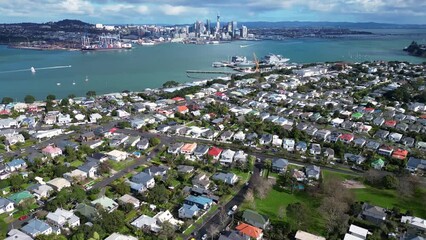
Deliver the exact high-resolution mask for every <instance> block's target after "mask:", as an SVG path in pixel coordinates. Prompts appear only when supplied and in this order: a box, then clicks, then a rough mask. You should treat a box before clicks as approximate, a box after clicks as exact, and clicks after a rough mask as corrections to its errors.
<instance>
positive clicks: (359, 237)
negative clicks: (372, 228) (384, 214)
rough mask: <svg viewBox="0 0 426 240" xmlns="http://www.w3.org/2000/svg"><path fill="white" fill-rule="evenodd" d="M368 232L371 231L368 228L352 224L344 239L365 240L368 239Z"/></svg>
mask: <svg viewBox="0 0 426 240" xmlns="http://www.w3.org/2000/svg"><path fill="white" fill-rule="evenodd" d="M368 234H370V232H369V231H368V230H367V229H365V228H362V227H358V226H356V225H354V224H351V226H350V227H349V231H348V233H346V234H345V237H344V238H343V240H364V239H367V235H368Z"/></svg>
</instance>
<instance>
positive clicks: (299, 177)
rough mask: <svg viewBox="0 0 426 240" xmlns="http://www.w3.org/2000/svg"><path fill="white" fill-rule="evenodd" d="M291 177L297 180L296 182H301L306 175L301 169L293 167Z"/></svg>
mask: <svg viewBox="0 0 426 240" xmlns="http://www.w3.org/2000/svg"><path fill="white" fill-rule="evenodd" d="M291 177H292V178H294V179H296V181H298V182H302V181H304V180H305V178H306V175H305V173H304V172H303V171H300V170H297V169H293V170H292V173H291Z"/></svg>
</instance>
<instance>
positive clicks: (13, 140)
mask: <svg viewBox="0 0 426 240" xmlns="http://www.w3.org/2000/svg"><path fill="white" fill-rule="evenodd" d="M5 138H6V143H7V144H8V145H15V144H17V143H24V142H25V138H24V136H23V135H22V134H13V135H12V134H7V135H6V136H5Z"/></svg>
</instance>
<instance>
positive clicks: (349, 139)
mask: <svg viewBox="0 0 426 240" xmlns="http://www.w3.org/2000/svg"><path fill="white" fill-rule="evenodd" d="M340 140H341V141H342V142H345V143H350V142H352V141H353V140H354V135H353V134H350V133H345V134H342V135H340Z"/></svg>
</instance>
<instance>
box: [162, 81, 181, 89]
mask: <svg viewBox="0 0 426 240" xmlns="http://www.w3.org/2000/svg"><path fill="white" fill-rule="evenodd" d="M178 85H179V83H178V82H176V81H167V82H165V83H163V88H170V87H176V86H178Z"/></svg>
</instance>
